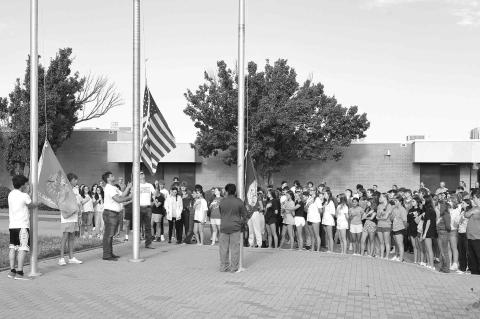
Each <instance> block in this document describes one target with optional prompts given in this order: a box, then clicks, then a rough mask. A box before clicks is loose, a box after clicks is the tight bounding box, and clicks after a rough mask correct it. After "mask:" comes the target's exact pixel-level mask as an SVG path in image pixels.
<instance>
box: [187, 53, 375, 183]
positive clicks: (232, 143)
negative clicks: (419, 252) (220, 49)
mask: <svg viewBox="0 0 480 319" xmlns="http://www.w3.org/2000/svg"><path fill="white" fill-rule="evenodd" d="M217 68H218V69H217V74H216V75H209V74H207V72H205V74H204V77H205V82H204V83H203V84H202V85H200V86H199V87H198V89H197V90H196V91H195V92H192V91H191V90H187V92H186V93H185V98H186V99H187V107H186V108H185V110H184V112H185V114H187V115H188V116H189V117H190V118H191V119H192V121H193V122H194V125H195V127H196V128H197V129H198V132H197V139H196V141H195V145H196V147H197V149H198V151H199V153H200V155H201V156H204V157H209V156H217V155H219V154H221V156H222V159H223V161H224V162H225V163H226V164H227V165H231V164H234V163H236V161H237V133H238V127H237V105H238V104H237V102H238V101H237V94H238V89H237V87H238V85H237V84H238V76H237V75H236V73H235V72H234V71H232V70H231V69H230V68H228V67H227V65H226V63H225V62H224V61H219V62H218V63H217ZM246 87H247V99H246V101H247V114H248V116H246V118H247V119H246V121H247V122H246V127H247V128H248V134H247V137H246V142H247V144H248V149H249V152H251V155H252V158H253V159H254V161H255V166H256V168H257V171H258V172H259V173H260V174H261V176H262V177H263V178H265V179H267V180H270V178H271V175H272V173H274V172H278V171H279V170H280V169H281V168H282V167H284V166H285V165H288V164H289V163H290V162H291V161H293V160H323V161H325V160H328V159H334V160H339V159H340V158H341V157H342V154H343V151H344V149H345V147H347V146H349V145H350V144H351V142H352V140H355V139H358V138H363V137H365V131H366V130H367V129H368V128H369V126H370V123H369V122H368V120H367V115H366V114H365V113H362V114H359V113H358V107H357V106H351V107H343V106H342V105H341V104H339V103H338V102H337V100H336V99H335V97H332V96H327V95H326V94H325V93H324V87H323V85H322V84H321V83H313V82H312V81H311V80H307V81H306V82H305V83H303V85H300V84H299V83H298V82H297V74H296V72H295V70H294V69H293V68H291V67H290V66H289V65H288V64H287V60H284V59H279V60H278V61H276V62H275V63H274V64H273V65H271V64H270V63H269V61H268V60H267V62H266V65H265V68H264V70H263V71H258V70H257V65H256V64H255V63H254V62H250V63H249V64H248V74H247V76H246Z"/></svg>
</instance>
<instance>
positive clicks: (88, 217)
mask: <svg viewBox="0 0 480 319" xmlns="http://www.w3.org/2000/svg"><path fill="white" fill-rule="evenodd" d="M92 219H93V212H83V213H82V225H83V226H92Z"/></svg>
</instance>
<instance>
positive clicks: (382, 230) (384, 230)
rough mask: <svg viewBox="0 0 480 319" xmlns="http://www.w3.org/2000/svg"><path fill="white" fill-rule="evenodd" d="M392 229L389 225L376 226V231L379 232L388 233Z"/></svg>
mask: <svg viewBox="0 0 480 319" xmlns="http://www.w3.org/2000/svg"><path fill="white" fill-rule="evenodd" d="M391 231H392V229H391V228H390V227H377V232H379V233H389V232H391Z"/></svg>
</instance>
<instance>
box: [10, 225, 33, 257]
mask: <svg viewBox="0 0 480 319" xmlns="http://www.w3.org/2000/svg"><path fill="white" fill-rule="evenodd" d="M9 231H10V245H9V246H8V248H9V249H15V251H19V250H22V251H30V229H28V228H10V229H9Z"/></svg>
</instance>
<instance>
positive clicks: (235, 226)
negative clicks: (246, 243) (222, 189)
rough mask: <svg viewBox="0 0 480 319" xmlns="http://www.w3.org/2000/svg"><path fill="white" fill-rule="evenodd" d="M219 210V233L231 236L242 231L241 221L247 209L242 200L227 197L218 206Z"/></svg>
mask: <svg viewBox="0 0 480 319" xmlns="http://www.w3.org/2000/svg"><path fill="white" fill-rule="evenodd" d="M219 210H220V219H221V221H222V222H221V223H220V232H221V233H224V234H232V233H236V232H239V231H240V230H241V229H242V220H243V219H244V218H245V217H246V215H247V209H246V208H245V205H244V204H243V202H242V200H241V199H239V198H236V197H235V196H232V195H228V196H227V197H225V198H224V199H223V200H222V202H221V203H220V206H219Z"/></svg>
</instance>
